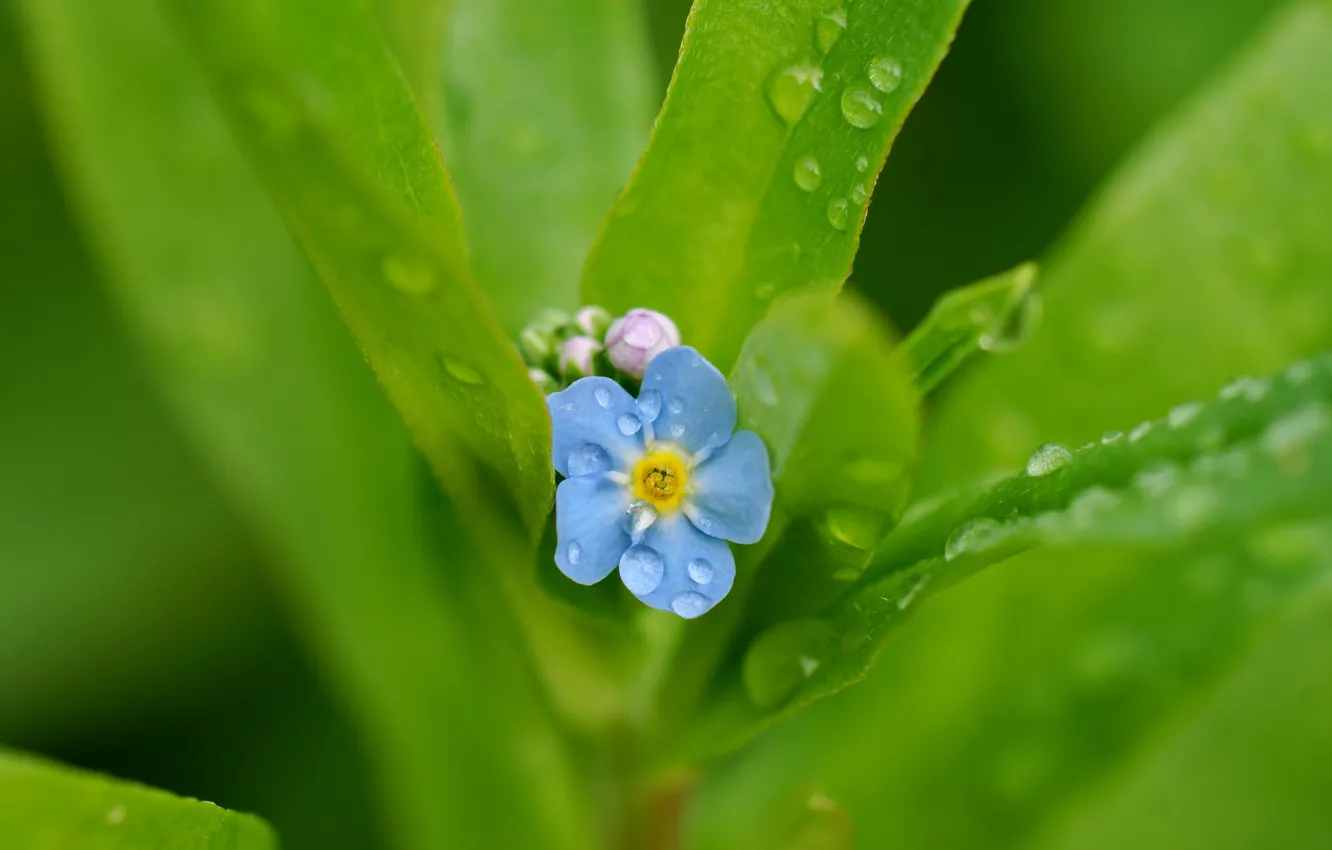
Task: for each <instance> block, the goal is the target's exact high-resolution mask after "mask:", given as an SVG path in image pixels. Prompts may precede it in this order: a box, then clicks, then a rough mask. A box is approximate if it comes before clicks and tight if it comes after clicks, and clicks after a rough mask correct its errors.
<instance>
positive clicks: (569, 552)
mask: <svg viewBox="0 0 1332 850" xmlns="http://www.w3.org/2000/svg"><path fill="white" fill-rule="evenodd" d="M564 556H565V557H566V558H568V559H569V564H570V565H572V566H575V567H576V566H578V562H579V561H581V560H583V547H582V546H579V545H578V541H577V540H571V541H569V546H568V548H566V549H565V550H564Z"/></svg>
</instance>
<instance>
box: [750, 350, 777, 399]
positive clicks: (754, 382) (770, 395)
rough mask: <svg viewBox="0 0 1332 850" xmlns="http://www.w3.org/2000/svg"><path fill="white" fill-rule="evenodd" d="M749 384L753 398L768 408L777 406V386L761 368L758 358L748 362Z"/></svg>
mask: <svg viewBox="0 0 1332 850" xmlns="http://www.w3.org/2000/svg"><path fill="white" fill-rule="evenodd" d="M749 383H750V385H751V386H752V387H753V388H754V396H755V398H757V399H758V400H759V401H760V402H761V403H763V404H766V405H767V406H769V407H775V406H776V405H777V401H778V398H777V385H776V384H774V383H773V382H772V375H770V374H768V370H767V369H765V368H764V367H763V365H762V364H761V363H760V362H759V360H758V358H754V359H753V360H751V361H749Z"/></svg>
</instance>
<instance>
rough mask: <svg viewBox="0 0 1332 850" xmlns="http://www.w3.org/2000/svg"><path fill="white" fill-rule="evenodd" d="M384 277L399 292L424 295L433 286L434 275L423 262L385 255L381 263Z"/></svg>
mask: <svg viewBox="0 0 1332 850" xmlns="http://www.w3.org/2000/svg"><path fill="white" fill-rule="evenodd" d="M382 268H383V270H384V277H385V278H387V279H388V282H389V283H391V284H393V286H394V288H395V289H397V290H398V291H399V292H405V293H407V294H408V295H425V294H426V293H427V292H430V291H431V290H433V289H434V288H435V276H434V275H433V274H431V272H430V267H429V266H427V265H425V264H424V263H418V262H413V261H410V260H404V259H402V258H400V257H385V258H384V262H383V263H382Z"/></svg>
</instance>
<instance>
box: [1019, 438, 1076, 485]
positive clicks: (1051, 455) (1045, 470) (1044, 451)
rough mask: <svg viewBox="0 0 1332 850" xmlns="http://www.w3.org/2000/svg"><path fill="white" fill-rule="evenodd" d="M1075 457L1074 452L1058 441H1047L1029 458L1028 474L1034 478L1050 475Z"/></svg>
mask: <svg viewBox="0 0 1332 850" xmlns="http://www.w3.org/2000/svg"><path fill="white" fill-rule="evenodd" d="M1072 459H1073V453H1072V452H1070V451H1069V450H1068V449H1066V448H1064V447H1063V446H1061V445H1059V444H1058V443H1046V444H1045V445H1043V446H1041V447H1040V448H1038V449H1036V451H1034V452H1032V453H1031V457H1029V458H1027V474H1028V475H1030V476H1031V477H1032V478H1039V477H1040V476H1042V475H1049V474H1050V473H1051V472H1054V471H1055V470H1056V469H1060V468H1061V467H1063V466H1064V464H1066V463H1068V462H1069V461H1070V460H1072Z"/></svg>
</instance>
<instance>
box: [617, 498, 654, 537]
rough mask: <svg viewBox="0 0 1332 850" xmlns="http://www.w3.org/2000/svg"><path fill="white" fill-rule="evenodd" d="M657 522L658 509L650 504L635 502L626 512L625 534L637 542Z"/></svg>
mask: <svg viewBox="0 0 1332 850" xmlns="http://www.w3.org/2000/svg"><path fill="white" fill-rule="evenodd" d="M656 521H657V509H656V508H655V507H653V506H652V505H651V504H650V503H648V502H634V503H633V504H632V505H630V506H629V510H627V511H625V512H624V533H625V534H627V535H629V536H630V537H631V538H632V539H633V540H634V541H635V542H637V541H638V538H640V537H642V536H643V532H645V531H647V530H648V529H649V528H651V527H652V523H654V522H656Z"/></svg>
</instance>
